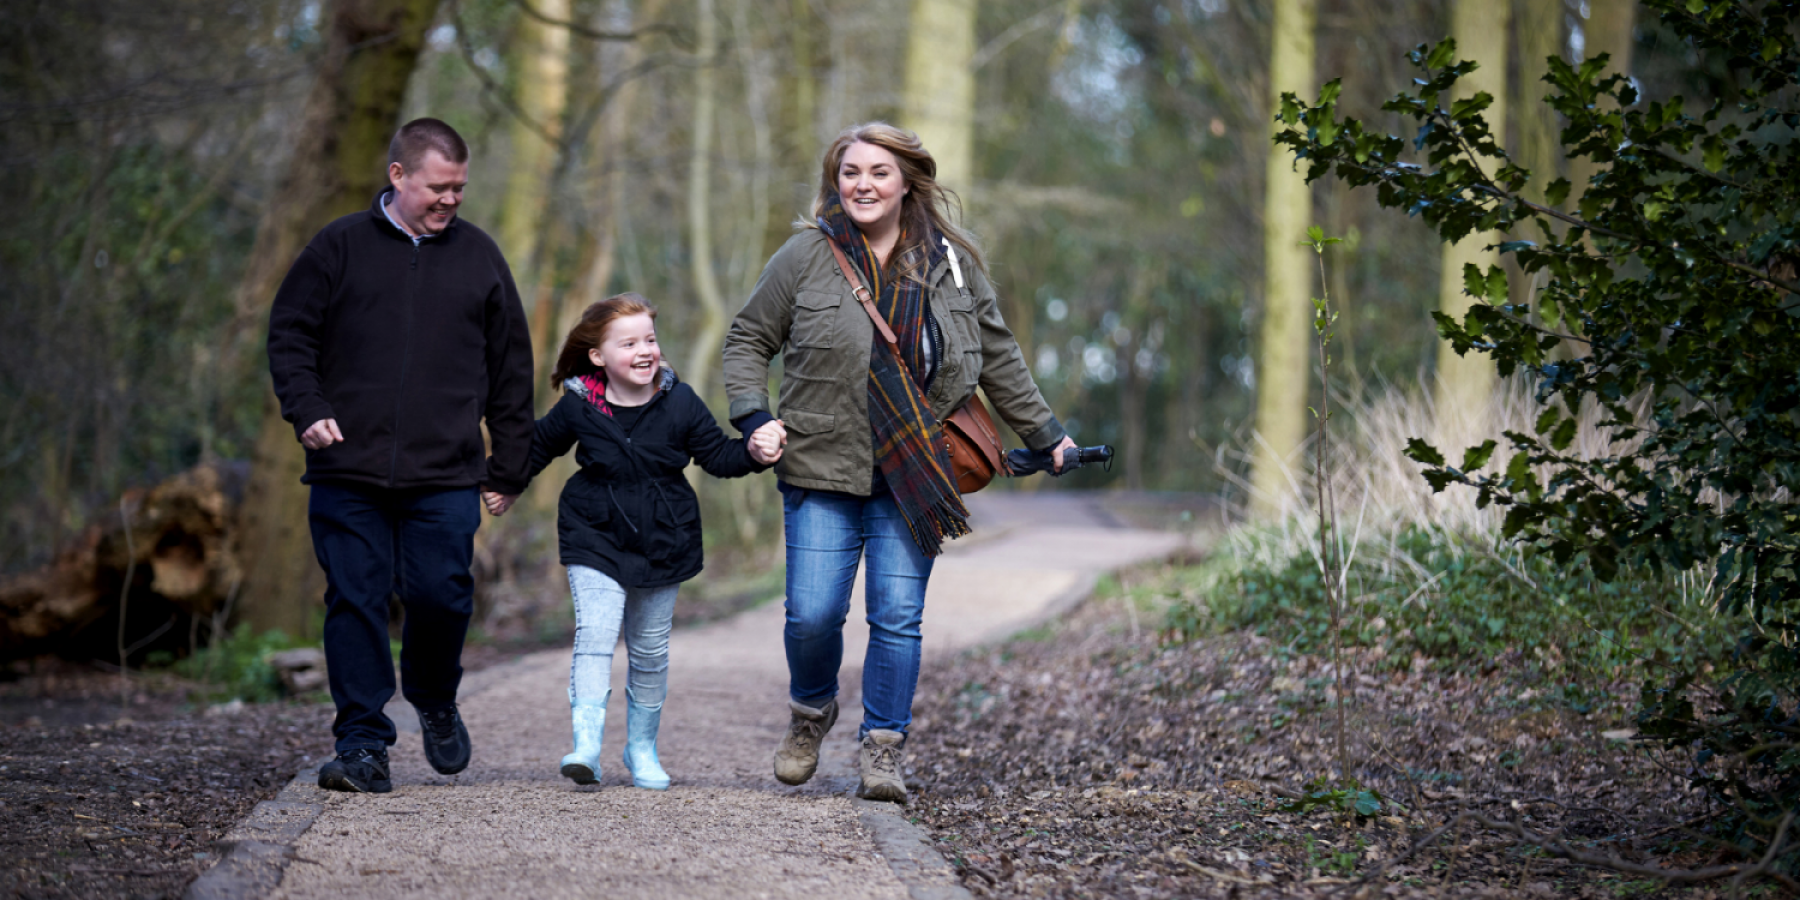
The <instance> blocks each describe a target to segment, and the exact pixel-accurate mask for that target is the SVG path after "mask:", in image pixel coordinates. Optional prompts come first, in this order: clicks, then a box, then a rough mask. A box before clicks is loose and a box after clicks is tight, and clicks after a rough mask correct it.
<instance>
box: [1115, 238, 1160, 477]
mask: <svg viewBox="0 0 1800 900" xmlns="http://www.w3.org/2000/svg"><path fill="white" fill-rule="evenodd" d="M1160 286H1161V276H1160V273H1159V272H1158V271H1157V270H1156V269H1155V268H1154V267H1153V266H1152V265H1150V263H1149V261H1148V260H1139V261H1138V262H1137V264H1136V265H1135V266H1133V268H1132V273H1131V283H1130V284H1129V285H1128V286H1127V288H1126V294H1125V310H1124V315H1123V316H1121V317H1120V321H1121V323H1122V324H1123V325H1124V326H1125V327H1126V329H1127V330H1128V331H1130V332H1131V339H1130V340H1129V341H1127V342H1126V343H1125V344H1124V345H1123V346H1121V347H1120V348H1119V352H1120V354H1121V358H1120V360H1119V366H1118V369H1119V372H1120V374H1121V376H1122V377H1121V378H1120V379H1119V443H1120V444H1122V445H1123V450H1124V453H1123V456H1124V460H1123V462H1124V469H1125V486H1126V487H1127V488H1130V489H1131V490H1134V491H1139V490H1143V489H1144V451H1145V449H1146V445H1147V444H1148V441H1147V440H1146V434H1147V433H1148V431H1149V426H1148V423H1147V421H1146V419H1147V414H1146V409H1147V408H1148V406H1149V397H1148V396H1147V395H1148V393H1149V391H1150V379H1151V378H1152V376H1153V374H1154V370H1153V369H1152V368H1150V367H1147V366H1140V365H1138V355H1139V350H1140V349H1143V348H1146V347H1148V346H1149V344H1148V337H1149V330H1150V329H1149V323H1150V320H1151V310H1150V304H1151V298H1152V297H1153V296H1154V295H1155V292H1156V290H1157V288H1159V287H1160Z"/></svg>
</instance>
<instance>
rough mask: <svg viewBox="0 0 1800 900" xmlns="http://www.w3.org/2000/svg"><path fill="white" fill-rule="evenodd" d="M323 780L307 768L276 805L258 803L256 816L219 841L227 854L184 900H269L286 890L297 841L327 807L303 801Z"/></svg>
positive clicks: (315, 770) (314, 769)
mask: <svg viewBox="0 0 1800 900" xmlns="http://www.w3.org/2000/svg"><path fill="white" fill-rule="evenodd" d="M318 777H319V770H318V767H316V766H315V767H312V768H308V769H302V770H301V771H300V772H299V774H297V775H295V776H294V780H292V781H290V782H288V784H287V787H284V788H282V789H281V792H280V793H278V794H276V795H275V799H273V800H264V801H263V802H261V803H258V804H256V807H255V808H254V809H252V810H251V811H250V815H249V816H248V817H247V818H245V819H244V821H242V822H239V823H238V824H237V825H235V826H233V827H232V829H231V830H230V831H228V832H226V833H225V837H223V838H221V839H220V840H219V846H220V847H221V848H228V849H225V855H224V856H223V857H222V858H221V859H220V860H219V862H218V864H217V865H215V866H213V867H212V868H210V869H207V870H206V871H204V872H201V873H200V877H198V878H196V879H194V881H193V883H191V884H189V885H188V888H187V892H186V893H184V894H182V897H183V898H184V900H242V898H246V897H265V896H267V895H268V894H269V893H270V892H272V891H274V890H275V889H276V888H277V887H280V886H281V876H282V874H283V873H284V872H286V871H287V866H288V863H290V862H292V861H293V860H294V858H295V857H294V842H296V841H298V840H300V836H301V835H303V834H305V833H306V831H307V829H309V828H311V827H312V826H313V823H314V822H316V821H318V818H319V814H320V813H321V812H323V811H324V810H325V806H324V804H322V803H314V802H311V801H310V800H305V799H302V798H303V797H304V796H306V795H305V794H302V793H301V788H302V786H304V785H307V784H309V783H311V782H312V781H313V780H315V779H317V778H318Z"/></svg>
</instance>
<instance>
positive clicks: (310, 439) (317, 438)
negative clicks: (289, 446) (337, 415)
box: [300, 419, 344, 450]
mask: <svg viewBox="0 0 1800 900" xmlns="http://www.w3.org/2000/svg"><path fill="white" fill-rule="evenodd" d="M343 440H344V433H343V432H342V431H339V430H338V424H337V420H336V419H320V420H319V421H317V422H314V423H312V424H311V425H308V426H307V427H306V430H305V431H303V432H301V433H300V445H301V446H303V447H305V448H306V449H308V450H323V449H325V448H326V447H329V446H331V445H332V444H337V443H341V442H342V441H343Z"/></svg>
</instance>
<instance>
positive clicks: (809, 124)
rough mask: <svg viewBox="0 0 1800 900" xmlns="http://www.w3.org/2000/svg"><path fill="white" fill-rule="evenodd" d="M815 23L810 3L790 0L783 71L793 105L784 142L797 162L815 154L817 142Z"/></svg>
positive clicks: (817, 92)
mask: <svg viewBox="0 0 1800 900" xmlns="http://www.w3.org/2000/svg"><path fill="white" fill-rule="evenodd" d="M816 24H817V23H816V21H815V18H814V16H813V12H812V3H811V2H810V0H793V14H792V16H791V17H790V19H789V24H788V45H789V47H790V48H792V52H793V58H794V64H793V65H792V66H787V67H785V68H786V69H787V71H788V73H789V78H790V79H791V80H790V81H789V87H788V91H787V95H788V98H789V100H790V102H791V103H792V104H793V106H792V107H791V109H792V111H793V120H792V122H791V124H790V128H791V131H790V132H789V134H788V140H789V141H790V142H791V149H793V150H794V151H795V152H796V154H797V158H799V159H807V158H810V157H811V156H813V155H814V154H815V153H817V152H818V148H817V147H816V146H815V145H816V144H817V143H818V141H819V136H818V133H817V131H818V127H819V122H818V109H819V87H818V84H819V82H818V77H819V76H818V73H817V72H816V71H814V70H815V68H816V67H817V60H816V58H815V54H816V53H817V50H816V48H815V47H814V46H813V29H814V27H816Z"/></svg>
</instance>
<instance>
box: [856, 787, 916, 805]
mask: <svg viewBox="0 0 1800 900" xmlns="http://www.w3.org/2000/svg"><path fill="white" fill-rule="evenodd" d="M856 796H858V797H860V798H862V799H864V800H879V801H881V802H883V803H898V804H900V805H902V806H905V805H906V789H905V788H903V787H898V786H896V785H891V784H884V785H878V786H876V787H873V788H870V787H867V786H859V787H858V788H857V789H856Z"/></svg>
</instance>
